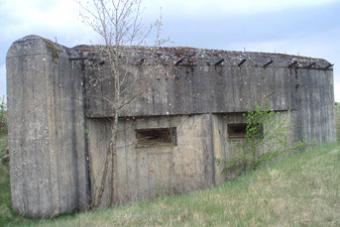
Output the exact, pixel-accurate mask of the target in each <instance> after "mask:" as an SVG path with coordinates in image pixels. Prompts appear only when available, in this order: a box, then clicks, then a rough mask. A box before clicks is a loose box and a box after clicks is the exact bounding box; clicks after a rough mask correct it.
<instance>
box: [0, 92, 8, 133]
mask: <svg viewBox="0 0 340 227" xmlns="http://www.w3.org/2000/svg"><path fill="white" fill-rule="evenodd" d="M6 132H7V106H6V102H5V98H2V99H0V134H5V133H6Z"/></svg>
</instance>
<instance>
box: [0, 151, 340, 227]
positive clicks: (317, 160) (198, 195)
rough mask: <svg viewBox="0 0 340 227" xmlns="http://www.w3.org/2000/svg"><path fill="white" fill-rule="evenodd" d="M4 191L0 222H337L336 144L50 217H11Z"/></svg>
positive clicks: (339, 163) (339, 177)
mask: <svg viewBox="0 0 340 227" xmlns="http://www.w3.org/2000/svg"><path fill="white" fill-rule="evenodd" d="M1 174H2V173H1ZM4 182H5V183H7V180H5V181H4ZM3 186H4V183H3V179H2V180H1V187H3ZM7 190H8V188H7V189H6V190H3V189H1V197H0V198H1V200H3V199H5V200H4V201H5V205H4V204H2V205H1V211H0V217H1V216H2V217H3V218H6V219H3V222H2V223H1V222H0V225H1V224H2V225H6V224H12V225H22V226H30V225H31V226H36V225H38V226H123V225H124V226H160V225H162V226H202V225H203V226H204V225H205V226H211V225H215V226H226V225H228V226H249V225H250V226H266V225H274V226H291V225H294V226H295V225H298V226H299V225H306V226H310V225H313V226H340V145H326V146H322V147H316V148H312V149H309V150H307V151H306V152H300V153H296V154H291V155H290V156H288V157H284V158H282V159H281V160H280V161H277V162H275V163H272V164H268V165H264V166H262V167H261V168H259V169H258V170H256V171H254V172H252V173H246V174H245V175H243V176H241V177H239V178H238V179H237V180H234V181H230V182H227V183H225V184H224V185H222V186H220V187H217V188H214V189H210V190H206V191H202V192H195V193H192V194H189V195H184V196H173V197H163V198H159V199H156V200H154V201H151V202H140V203H136V204H133V205H128V206H124V207H119V208H113V209H107V210H101V211H96V212H91V213H90V212H88V213H83V214H77V215H69V216H62V217H59V218H56V219H53V220H43V221H38V220H35V221H32V220H27V219H23V218H20V217H18V216H13V214H12V213H11V212H10V211H9V209H8V208H7V207H8V206H9V199H8V197H9V194H8V191H7ZM4 207H5V209H4ZM3 209H4V211H3ZM6 215H7V216H6Z"/></svg>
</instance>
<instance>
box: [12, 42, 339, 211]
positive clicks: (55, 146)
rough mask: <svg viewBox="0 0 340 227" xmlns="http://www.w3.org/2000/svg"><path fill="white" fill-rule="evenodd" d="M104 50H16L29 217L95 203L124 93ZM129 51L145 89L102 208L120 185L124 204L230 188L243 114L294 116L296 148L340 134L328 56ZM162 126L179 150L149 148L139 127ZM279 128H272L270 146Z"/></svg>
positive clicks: (20, 176)
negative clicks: (118, 98) (115, 109)
mask: <svg viewBox="0 0 340 227" xmlns="http://www.w3.org/2000/svg"><path fill="white" fill-rule="evenodd" d="M96 48H97V47H96V46H78V47H75V48H67V47H64V46H61V45H59V44H56V43H53V42H51V41H49V40H46V39H44V38H41V37H38V36H27V37H25V38H23V39H20V40H18V41H16V42H14V43H13V44H12V46H11V48H10V49H9V51H8V54H7V86H8V89H7V92H8V96H7V97H8V113H9V114H8V116H9V119H8V123H9V148H10V175H11V191H12V203H13V207H14V209H15V210H17V211H18V212H19V213H20V214H23V215H25V216H31V217H51V216H55V215H58V214H62V213H66V212H73V211H77V210H86V209H87V208H88V206H89V204H90V203H91V200H92V199H93V198H94V191H95V190H94V188H96V187H97V186H98V182H99V180H100V176H101V173H102V168H103V162H104V160H103V158H104V155H105V152H106V149H107V146H108V144H109V142H110V139H109V138H110V122H111V121H110V117H112V112H111V111H110V110H111V106H110V103H109V102H107V100H108V99H112V96H111V94H112V89H113V88H112V86H113V85H112V84H113V83H112V80H111V79H110V76H109V74H108V68H107V64H105V57H103V56H98V54H97V52H96V51H95V50H96ZM124 51H125V52H124V56H123V57H124V58H126V59H128V60H129V61H128V62H129V64H128V65H127V66H125V67H122V70H124V71H125V72H127V73H128V75H129V76H130V79H133V80H135V81H137V83H136V84H135V85H134V86H132V87H131V89H130V90H129V94H138V93H139V92H140V90H143V92H141V95H139V96H138V98H137V99H136V100H134V101H133V102H131V103H130V104H129V105H127V106H126V107H125V108H124V109H123V111H122V113H121V119H120V122H119V135H118V143H117V160H116V162H115V163H117V164H116V166H114V168H113V169H114V170H113V171H114V173H113V174H114V184H113V188H109V187H108V186H107V185H106V187H105V190H104V197H103V200H102V203H101V206H102V207H106V206H107V205H108V204H109V199H110V198H109V194H110V192H111V190H112V192H113V193H114V196H113V199H114V201H113V202H114V203H115V204H121V203H125V202H129V201H136V200H141V199H146V198H152V197H155V196H158V195H162V194H176V193H184V192H189V191H192V190H196V189H200V188H207V187H211V186H214V185H216V184H220V183H222V182H223V181H224V180H225V179H226V178H225V176H223V175H221V171H220V169H219V166H218V165H217V164H216V160H217V159H220V158H228V157H231V156H232V155H233V154H234V153H237V152H239V147H241V145H242V143H243V142H244V141H242V139H239V140H230V138H228V131H227V130H226V128H227V125H228V124H230V123H242V122H244V119H243V117H242V113H245V112H248V111H251V110H253V109H254V107H255V105H267V106H269V107H270V108H271V109H273V110H275V111H278V112H279V113H280V115H279V117H280V118H282V119H287V126H288V128H289V130H288V131H287V135H286V137H287V138H286V139H287V141H289V143H294V142H297V141H301V140H304V141H307V142H316V143H326V142H333V141H335V139H336V135H335V119H334V117H335V116H334V95H333V70H332V67H330V64H329V63H328V62H327V61H325V60H322V59H315V58H307V57H300V56H291V55H283V54H270V53H252V52H232V51H219V50H204V49H193V48H158V49H155V48H142V47H127V48H125V49H124ZM88 56H92V57H91V58H90V57H88ZM96 59H104V61H103V64H102V65H101V66H100V73H98V71H94V70H92V69H90V68H89V67H88V64H87V63H88V62H90V61H93V60H96ZM141 59H142V60H143V61H141ZM141 62H143V63H141ZM93 81H96V83H93ZM144 89H145V90H144ZM160 128H161V129H166V128H172V129H174V128H175V132H176V134H175V140H174V141H173V143H168V144H166V143H163V142H164V141H166V140H164V141H163V142H162V141H161V142H162V143H159V144H153V145H150V146H145V144H143V146H141V145H140V144H139V142H138V139H137V132H138V130H150V129H160ZM270 128H273V127H272V126H271V125H269V126H268V125H264V140H265V139H266V133H269V130H270ZM172 136H173V135H172ZM151 137H155V138H156V139H159V138H158V137H159V135H151ZM155 138H151V139H155ZM146 139H148V138H146ZM263 150H264V151H265V150H266V148H263Z"/></svg>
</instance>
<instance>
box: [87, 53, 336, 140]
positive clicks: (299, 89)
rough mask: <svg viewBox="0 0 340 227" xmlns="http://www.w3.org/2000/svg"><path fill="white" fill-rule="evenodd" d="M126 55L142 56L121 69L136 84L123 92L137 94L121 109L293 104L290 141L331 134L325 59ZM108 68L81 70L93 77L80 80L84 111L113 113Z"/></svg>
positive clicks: (226, 109)
mask: <svg viewBox="0 0 340 227" xmlns="http://www.w3.org/2000/svg"><path fill="white" fill-rule="evenodd" d="M133 50H135V52H136V53H137V54H136V53H134V54H132V53H130V52H131V51H133ZM129 51H130V52H129ZM126 55H128V56H130V55H131V57H130V58H131V59H132V60H131V59H130V61H131V62H135V63H136V62H138V60H139V59H141V58H142V57H143V56H144V57H145V61H144V63H143V64H131V65H129V68H128V69H127V71H128V72H129V75H131V77H134V78H137V79H136V80H137V85H141V86H135V87H132V88H131V89H130V90H129V92H130V93H138V92H141V93H142V95H140V97H139V98H138V99H136V100H135V101H134V102H132V103H131V104H130V105H129V106H126V108H125V109H124V110H123V113H122V115H123V116H162V115H163V116H164V115H181V114H206V113H232V112H234V113H239V112H247V111H251V110H253V109H254V107H255V105H256V104H257V105H265V106H269V107H270V108H271V109H273V110H277V111H282V110H290V111H296V119H295V125H296V129H295V133H294V138H295V139H296V141H299V140H305V141H307V142H311V141H315V142H317V143H323V142H333V141H335V120H334V97H333V71H332V68H331V67H329V66H330V64H329V63H328V62H327V61H325V60H322V59H314V58H305V57H298V56H290V55H282V54H266V53H244V52H226V51H212V50H210V51H209V50H201V49H185V48H161V49H159V50H157V51H155V50H152V49H151V50H150V49H143V48H139V49H133V48H132V49H128V50H127V54H126ZM178 59H180V60H182V61H181V62H180V63H178ZM221 60H224V61H223V62H222V63H221V64H218V65H216V63H217V62H219V61H221ZM244 60H245V61H244ZM176 61H177V63H178V64H176ZM242 61H243V62H244V63H243V64H242V65H240V64H241V63H242ZM270 62H271V63H270ZM268 63H270V64H269V65H268ZM106 67H107V66H106V65H105V64H104V65H102V66H101V72H100V79H98V75H99V74H98V73H94V72H93V71H90V70H87V71H86V78H87V81H91V83H92V82H93V78H94V77H95V78H97V80H96V81H97V82H96V83H95V84H94V85H93V84H91V83H90V84H88V86H86V88H87V89H86V94H87V105H88V108H87V112H86V114H87V116H88V117H90V118H93V117H99V118H100V117H108V116H111V115H112V113H111V107H110V105H109V103H108V102H107V101H106V100H107V99H110V98H112V97H111V96H110V94H111V93H112V92H110V91H112V84H113V83H112V81H111V80H110V77H109V76H108V73H107V68H106ZM143 85H144V86H143ZM136 89H140V91H136ZM101 97H104V98H101Z"/></svg>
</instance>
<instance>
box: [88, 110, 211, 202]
mask: <svg viewBox="0 0 340 227" xmlns="http://www.w3.org/2000/svg"><path fill="white" fill-rule="evenodd" d="M108 125H109V124H108V122H106V120H101V119H100V120H99V119H93V120H89V132H90V133H89V149H90V157H91V179H92V188H98V187H99V185H98V184H99V183H100V176H101V174H102V171H103V163H104V160H105V159H104V158H105V151H106V149H107V145H108V143H109V128H108ZM169 127H175V128H176V129H177V144H176V145H173V144H170V145H150V146H145V147H138V146H137V141H136V132H135V130H136V129H150V128H169ZM211 127H212V124H211V116H210V115H208V114H207V115H195V116H171V117H150V118H138V119H135V120H132V119H130V120H122V121H121V123H120V127H119V128H120V130H119V136H118V138H119V139H118V144H117V162H116V163H117V166H116V168H115V171H117V172H116V173H115V179H114V181H115V182H114V190H113V191H114V200H115V201H114V203H116V204H118V203H123V202H128V201H136V200H142V199H147V198H152V197H155V196H157V195H160V194H174V193H183V192H189V191H193V190H197V189H200V188H206V187H209V186H213V185H214V172H215V169H214V153H213V147H212V142H211V141H212V140H211V139H212V133H211V129H212V128H211ZM107 182H108V181H107ZM109 191H110V188H109V185H108V184H107V185H106V187H105V191H104V196H103V197H104V198H103V204H102V206H103V207H105V206H107V205H108V201H109ZM93 193H95V192H94V190H93ZM93 197H94V196H93Z"/></svg>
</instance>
